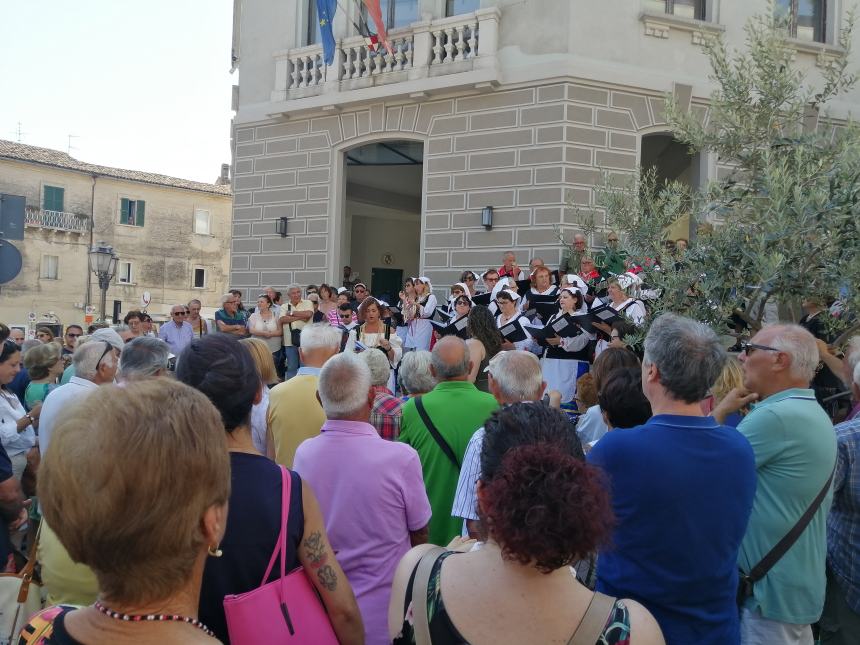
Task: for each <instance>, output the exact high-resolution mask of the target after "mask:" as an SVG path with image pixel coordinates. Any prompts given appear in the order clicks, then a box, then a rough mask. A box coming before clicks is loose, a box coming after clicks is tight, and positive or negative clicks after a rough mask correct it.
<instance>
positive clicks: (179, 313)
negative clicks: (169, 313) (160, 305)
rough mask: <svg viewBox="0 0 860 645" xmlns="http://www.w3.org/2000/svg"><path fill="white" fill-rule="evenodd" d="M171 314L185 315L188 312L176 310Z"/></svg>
mask: <svg viewBox="0 0 860 645" xmlns="http://www.w3.org/2000/svg"><path fill="white" fill-rule="evenodd" d="M173 315H174V316H187V315H188V312H187V311H177V312H176V313H174V314H173Z"/></svg>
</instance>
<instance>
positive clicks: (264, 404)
mask: <svg viewBox="0 0 860 645" xmlns="http://www.w3.org/2000/svg"><path fill="white" fill-rule="evenodd" d="M262 392H263V398H261V399H260V402H259V403H255V404H254V407H252V408H251V439H252V440H253V442H254V447H255V448H256V449H257V450H259V451H260V454H261V455H265V454H266V430H268V428H269V387H268V386H267V385H263V390H262Z"/></svg>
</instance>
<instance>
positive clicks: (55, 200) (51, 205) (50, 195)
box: [42, 186, 65, 212]
mask: <svg viewBox="0 0 860 645" xmlns="http://www.w3.org/2000/svg"><path fill="white" fill-rule="evenodd" d="M64 192H65V189H63V188H58V187H56V186H45V192H44V197H43V199H42V209H43V210H46V211H60V212H62V211H63V210H64V209H63V196H64V195H63V194H64Z"/></svg>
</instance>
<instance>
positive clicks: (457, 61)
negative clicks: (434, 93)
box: [272, 8, 501, 107]
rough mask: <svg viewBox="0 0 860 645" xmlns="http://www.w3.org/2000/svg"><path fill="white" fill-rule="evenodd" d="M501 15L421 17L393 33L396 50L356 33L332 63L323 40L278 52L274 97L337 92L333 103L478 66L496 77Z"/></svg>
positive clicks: (339, 44) (290, 99)
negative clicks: (356, 92)
mask: <svg viewBox="0 0 860 645" xmlns="http://www.w3.org/2000/svg"><path fill="white" fill-rule="evenodd" d="M500 17H501V12H500V10H499V9H498V8H489V9H480V10H478V11H475V12H473V13H469V14H464V15H460V16H452V17H450V18H442V19H439V20H432V21H423V22H416V23H413V24H412V25H410V26H409V27H407V28H404V29H397V30H392V31H391V32H390V33H389V42H390V44H391V51H388V50H386V49H385V48H384V47H383V46H382V45H381V44H380V47H379V49H378V50H377V51H373V50H372V49H371V47H370V46H369V44H368V43H367V42H366V40H365V39H364V38H363V37H361V36H352V37H350V38H345V39H342V40H339V41H337V45H336V48H335V55H334V61H333V62H332V64H331V65H326V64H325V62H324V60H323V49H322V45H311V46H308V47H301V48H297V49H290V50H284V51H280V52H277V53H276V54H275V55H274V59H275V87H274V90H273V91H272V100H273V101H276V102H283V101H287V102H294V101H300V100H301V99H309V98H313V97H320V96H322V95H339V97H337V98H335V96H332V98H331V103H332V104H337V103H338V102H340V101H341V100H342V99H343V98H344V97H343V93H344V92H350V91H352V90H360V89H363V88H365V87H371V86H381V85H390V84H394V83H403V84H406V83H410V82H411V85H412V86H413V87H410V88H408V89H407V88H406V87H403V88H402V89H403V91H404V92H406V91H408V92H412V91H416V87H415V86H416V81H420V80H421V79H427V78H434V79H437V78H439V77H444V76H446V75H455V74H464V73H468V72H473V71H483V72H484V73H482V74H481V76H482V78H481V79H476V82H481V81H482V80H483V81H487V80H492V79H491V77H493V78H494V70H495V68H496V60H495V59H496V53H497V49H498V41H499V19H500ZM487 70H493V74H487V73H486V71H487ZM452 80H453V79H452ZM418 85H420V83H418ZM437 85H438V83H437ZM418 89H420V88H418ZM312 103H313V105H312V106H313V107H319V106H321V101H319V100H317V101H312ZM308 107H311V105H309V106H308Z"/></svg>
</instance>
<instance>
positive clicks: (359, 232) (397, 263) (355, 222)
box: [341, 140, 424, 302]
mask: <svg viewBox="0 0 860 645" xmlns="http://www.w3.org/2000/svg"><path fill="white" fill-rule="evenodd" d="M344 155H345V160H344V163H345V172H344V176H345V181H346V201H345V209H344V230H343V235H342V237H341V266H343V265H349V266H350V267H351V268H352V271H353V273H354V274H358V279H359V280H360V281H361V282H364V283H365V284H367V286H368V288H369V289H370V291H371V293H372V294H373V295H374V296H376V297H377V298H381V299H384V300H386V301H388V302H396V301H397V295H398V293H399V291H400V289H401V287H402V285H403V280H404V279H405V278H407V277H410V276H416V275H418V271H419V267H420V259H421V204H422V199H421V198H422V190H423V180H424V144H423V143H421V142H420V141H404V140H391V141H377V142H373V143H368V144H365V145H362V146H359V147H356V148H352V149H350V150H347V151H346V152H345V153H344Z"/></svg>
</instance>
